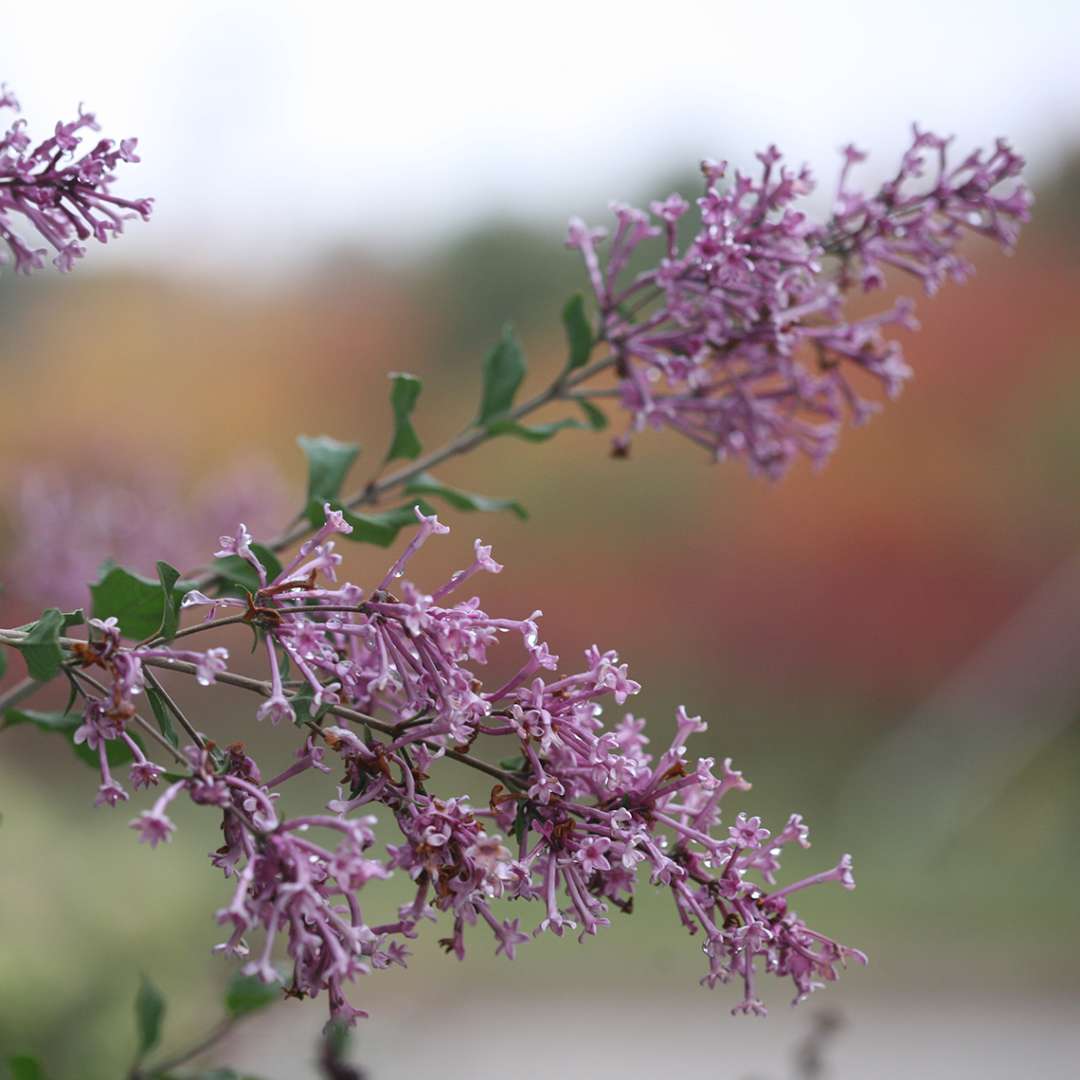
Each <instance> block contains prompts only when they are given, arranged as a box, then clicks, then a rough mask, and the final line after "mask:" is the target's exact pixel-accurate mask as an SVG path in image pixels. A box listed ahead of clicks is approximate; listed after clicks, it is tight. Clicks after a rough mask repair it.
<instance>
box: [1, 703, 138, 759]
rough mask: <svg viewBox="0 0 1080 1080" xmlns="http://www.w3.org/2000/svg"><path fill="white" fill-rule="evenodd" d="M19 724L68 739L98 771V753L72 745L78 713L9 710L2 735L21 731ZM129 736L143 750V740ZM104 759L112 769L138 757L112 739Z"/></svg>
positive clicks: (82, 746) (75, 749)
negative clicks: (12, 730)
mask: <svg viewBox="0 0 1080 1080" xmlns="http://www.w3.org/2000/svg"><path fill="white" fill-rule="evenodd" d="M20 724H33V725H34V727H36V728H37V729H38V731H43V732H46V733H53V734H57V735H63V736H65V738H66V739H67V741H68V743H69V744H70V746H71V748H72V750H74V751H75V756H76V757H77V758H78V759H79V760H80V761H82V762H83V763H84V764H86V765H89V766H90V768H91V769H96V768H98V767H99V765H100V760H99V758H98V752H97V751H96V750H91V749H90V747H89V746H87V745H86V743H78V744H76V743H73V742H71V736H72V734H73V733H74V731H75V729H76V728H77V727H79V725H80V724H82V716H81V715H80V714H79V713H59V712H39V711H38V710H37V709H8V710H7V712H5V713H4V721H3V724H2V725H0V731H6V730H7V729H8V728H12V727H18V726H19V725H20ZM128 735H129V736H130V737H131V739H132V740H133V741H134V742H135V743H136V744H137V745H139V746H140V747H141V746H142V740H141V739H140V738H139V737H138V736H137V735H136V734H134V732H130V731H129V732H128ZM105 759H106V760H107V761H108V763H109V766H110V768H112V767H119V766H121V765H127V764H128V763H129V762H131V761H134V759H135V755H134V754H132V752H131V747H129V746H128V744H127V743H126V742H124V740H123V739H110V740H108V741H107V742H106V743H105Z"/></svg>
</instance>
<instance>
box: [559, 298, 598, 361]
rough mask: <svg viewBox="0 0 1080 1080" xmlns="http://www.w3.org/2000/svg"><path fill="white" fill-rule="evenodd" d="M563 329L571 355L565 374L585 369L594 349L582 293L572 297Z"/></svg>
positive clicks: (563, 317) (564, 317)
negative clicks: (581, 368) (577, 369)
mask: <svg viewBox="0 0 1080 1080" xmlns="http://www.w3.org/2000/svg"><path fill="white" fill-rule="evenodd" d="M562 321H563V328H564V329H565V330H566V343H567V346H568V348H569V355H568V357H567V361H566V368H565V369H564V374H565V373H567V372H571V371H574V370H575V369H576V368H580V367H584V366H585V365H586V364H587V363H588V362H589V354H590V353H591V352H592V347H593V332H592V327H591V326H590V325H589V320H588V317H587V316H586V315H585V298H584V297H583V296H582V295H581V293H577V294H576V295H575V296H572V297H570V299H569V300H567V302H566V306H565V307H564V308H563V311H562Z"/></svg>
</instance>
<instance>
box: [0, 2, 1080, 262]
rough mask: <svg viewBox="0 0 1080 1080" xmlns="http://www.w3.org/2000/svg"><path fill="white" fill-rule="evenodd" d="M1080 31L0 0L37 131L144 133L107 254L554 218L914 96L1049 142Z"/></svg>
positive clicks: (1001, 23) (567, 9) (825, 165)
mask: <svg viewBox="0 0 1080 1080" xmlns="http://www.w3.org/2000/svg"><path fill="white" fill-rule="evenodd" d="M1078 41H1080V4H1078V3H1072V2H1071V0H1027V2H1025V3H1019V2H1014V3H998V2H993V0H967V2H963V0H938V2H934V3H932V2H922V0H903V2H892V3H883V2H878V0H861V2H858V0H852V2H846V3H844V2H839V0H836V2H832V0H799V2H785V0H773V2H765V0H740V2H735V3H732V2H726V0H711V2H705V3H698V2H679V0H663V2H659V3H639V2H636V0H622V2H621V3H610V2H607V0H576V2H574V3H566V2H563V0H547V2H545V3H535V2H534V3H529V4H524V3H520V2H517V3H515V2H513V0H502V2H490V3H489V2H469V0H457V2H455V3H426V2H423V0H413V2H412V3H397V4H393V3H388V2H385V0H384V2H380V3H368V2H365V0H352V2H348V3H346V2H336V3H318V2H315V0H309V2H307V3H296V2H287V0H276V2H275V0H262V2H259V3H248V2H242V0H237V2H228V0H219V2H214V0H185V2H184V3H182V4H181V3H165V2H161V0H141V2H135V0H131V2H128V0H96V2H95V3H93V4H86V3H85V2H78V3H76V2H73V0H52V2H48V3H44V2H37V3H30V4H19V5H15V4H14V3H13V0H6V2H4V3H3V5H2V7H0V80H3V81H6V82H7V83H8V84H9V85H10V87H11V88H12V89H14V90H15V91H16V93H17V94H18V96H19V98H20V99H21V101H22V104H23V109H24V112H25V113H26V115H27V116H28V118H29V119H30V121H31V125H32V134H33V133H36V132H39V131H43V130H44V129H45V127H46V125H48V124H51V123H52V122H53V121H54V120H55V119H58V118H60V117H64V118H67V117H68V116H70V115H73V111H74V108H75V106H76V105H77V104H78V102H79V101H80V100H85V101H86V103H87V105H88V107H90V108H92V109H93V110H95V111H96V112H97V113H98V116H99V118H100V119H101V120H102V122H103V127H104V130H105V133H106V134H108V135H112V136H116V137H120V136H123V135H129V134H136V135H138V136H139V138H140V147H141V152H142V153H143V157H144V163H143V164H141V165H139V166H137V167H135V168H133V169H130V170H129V171H128V175H127V176H125V178H124V179H123V181H122V185H121V187H120V188H118V189H117V190H118V191H123V192H124V193H129V194H133V195H144V194H152V195H154V196H156V197H157V199H158V209H157V214H156V218H155V220H154V222H153V224H152V225H151V226H140V225H133V226H132V228H131V230H130V233H129V235H127V236H125V237H124V238H123V240H122V241H121V242H120V243H119V244H117V245H114V246H112V250H111V251H110V252H108V253H106V252H95V253H94V254H95V255H96V256H97V258H96V259H95V262H101V261H102V257H103V256H106V258H107V259H108V260H109V261H111V260H112V259H131V258H143V259H145V258H155V259H158V258H169V259H176V260H179V261H180V262H181V263H184V264H188V265H191V264H194V265H196V266H203V267H205V266H206V265H207V264H212V263H214V262H215V261H219V260H220V263H221V264H222V265H230V266H231V265H235V262H236V261H237V260H242V261H244V262H247V263H248V264H249V265H251V266H253V267H259V268H265V267H266V266H273V265H279V266H287V265H288V262H291V261H293V260H295V259H296V258H297V257H298V256H302V255H303V254H304V253H306V252H311V251H314V250H317V249H319V248H321V247H322V246H324V245H325V244H327V243H334V242H335V241H340V240H341V238H342V237H343V236H344V237H345V238H346V239H347V240H348V241H351V242H358V243H361V244H366V245H369V246H375V247H380V248H387V247H390V248H392V247H393V246H395V245H397V244H404V245H405V246H407V247H408V248H411V249H415V248H416V247H417V246H422V245H423V244H424V243H425V242H426V241H427V240H429V239H431V238H434V237H439V238H441V237H443V236H445V235H446V234H447V233H448V232H451V231H453V230H454V229H455V228H457V227H459V226H460V225H461V223H462V222H463V221H465V220H469V219H472V218H475V217H477V216H480V215H482V214H483V213H484V212H485V211H488V210H499V211H504V212H517V213H521V214H525V215H539V216H543V217H544V218H545V219H550V220H551V221H552V222H553V223H554V222H558V221H560V220H562V219H565V218H566V217H567V216H569V215H570V214H571V213H573V212H577V211H580V210H590V209H593V210H595V208H596V207H597V206H599V205H602V203H603V201H604V200H606V199H607V198H608V197H616V196H629V195H636V194H637V193H638V192H639V191H640V190H641V186H642V184H643V183H645V182H646V181H647V180H649V179H651V178H653V177H664V176H670V175H671V174H672V173H675V172H678V171H680V169H682V170H685V169H686V168H687V167H690V166H692V165H693V163H694V162H695V161H696V160H697V159H698V158H700V157H702V156H714V157H728V158H731V159H733V160H735V161H738V160H740V159H745V158H746V157H748V156H749V154H750V153H751V151H752V150H753V149H754V148H756V147H758V146H761V145H764V144H766V143H768V142H776V143H777V144H778V145H779V146H780V147H781V149H783V150H784V151H785V152H786V153H787V154H788V156H789V157H791V158H795V159H799V160H801V159H803V158H806V159H809V160H810V161H811V163H812V164H814V165H815V169H816V172H817V173H818V175H819V177H820V178H821V180H822V181H823V182H825V181H827V180H831V178H832V176H833V172H832V169H833V166H834V162H835V158H834V156H833V151H834V150H835V149H836V148H837V147H839V146H840V145H842V144H843V143H845V142H848V141H855V142H857V143H858V144H860V145H862V146H864V147H871V148H873V149H874V150H875V151H876V152H877V153H878V154H879V155H880V160H881V161H882V167H884V166H885V164H886V163H890V162H891V159H892V158H894V157H895V154H896V151H897V150H898V148H899V146H900V145H901V143H902V142H903V140H904V138H905V136H906V134H907V131H908V125H909V123H910V121H911V120H913V119H918V120H919V121H920V122H921V123H923V124H924V125H926V126H929V127H931V128H933V129H935V130H941V131H945V132H949V133H956V134H958V135H959V136H960V138H961V141H962V142H963V143H964V144H965V146H966V145H967V144H974V143H976V142H986V141H988V140H989V139H992V138H993V137H994V136H995V135H998V134H1008V135H1009V136H1010V137H1012V139H1013V141H1014V142H1015V143H1016V144H1017V145H1018V146H1019V148H1020V149H1021V150H1022V151H1024V152H1026V153H1027V154H1028V155H1029V157H1031V158H1033V159H1034V160H1035V162H1036V164H1038V162H1039V161H1040V160H1042V161H1045V160H1047V159H1049V158H1052V156H1053V155H1054V154H1055V152H1057V151H1059V150H1060V149H1061V147H1062V146H1064V145H1067V144H1068V143H1069V142H1070V141H1071V140H1075V139H1080V110H1078V109H1077V104H1078V103H1080V62H1078V54H1080V45H1078ZM286 260H287V261H286Z"/></svg>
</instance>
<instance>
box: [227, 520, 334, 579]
mask: <svg viewBox="0 0 1080 1080" xmlns="http://www.w3.org/2000/svg"><path fill="white" fill-rule="evenodd" d="M319 507H320V513H321V512H322V511H321V507H322V504H321V503H320V504H319ZM319 524H320V525H321V524H322V519H321V518H320V520H319ZM251 553H252V554H253V555H254V556H255V558H257V559H258V560H259V562H261V563H262V564H263V567H264V568H265V569H266V579H267V581H273V580H274V578H276V577H277V576H278V574H280V573H281V560H280V559H279V558H278V557H277V556H276V555H275V554H274V553H273V552H272V551H271V550H270V549H269V548H268V547H263V545H262V544H252V545H251ZM211 565H212V567H213V570H214V573H215V574H217V575H218V577H219V578H221V579H222V581H224V582H225V585H224V587H221V588H220V589H219V592H220V593H221V595H223V596H230V595H232V596H237V595H243V594H244V593H249V592H250V593H253V592H257V591H258V590H259V587H260V586H261V585H262V582H261V581H259V572H258V571H257V570H256V569H255V567H254V566H252V565H251V563H249V562H248V561H247V559H244V558H241V556H239V555H223V556H222V557H221V558H220V559H215V560H214V561H213V563H212V564H211Z"/></svg>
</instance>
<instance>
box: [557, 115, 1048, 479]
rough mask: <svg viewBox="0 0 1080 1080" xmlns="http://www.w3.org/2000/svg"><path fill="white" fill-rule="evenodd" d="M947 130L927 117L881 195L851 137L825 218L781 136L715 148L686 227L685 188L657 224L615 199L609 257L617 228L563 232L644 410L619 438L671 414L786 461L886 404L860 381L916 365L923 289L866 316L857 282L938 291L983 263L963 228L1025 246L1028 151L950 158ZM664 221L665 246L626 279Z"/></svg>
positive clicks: (663, 208) (758, 460)
mask: <svg viewBox="0 0 1080 1080" xmlns="http://www.w3.org/2000/svg"><path fill="white" fill-rule="evenodd" d="M950 141H951V140H948V139H942V138H940V137H938V136H936V135H933V134H931V133H929V132H923V131H920V130H919V129H918V128H916V129H915V131H914V135H913V141H912V145H911V147H910V149H909V150H908V151H907V152H906V153H905V154H904V156H903V159H902V161H901V164H900V168H899V170H898V172H897V173H896V175H895V176H894V177H893V178H892V179H891V180H889V181H888V182H887V183H885V184H884V185H883V186H882V187H881V188H879V189H878V191H877V192H875V193H873V194H863V193H861V192H858V191H857V190H855V189H854V188H853V187H852V186H851V183H850V180H851V174H852V167H853V166H854V165H855V164H856V163H858V162H860V161H862V160H863V158H864V157H865V155H864V154H862V153H861V152H860V151H857V150H855V149H854V148H853V147H848V148H847V149H846V150H845V151H844V166H843V170H842V172H841V177H840V183H839V187H838V192H837V197H836V203H835V208H834V211H833V213H832V215H831V216H830V217H829V218H828V219H827V220H825V221H824V222H814V221H813V220H812V219H811V218H810V216H809V213H808V211H807V210H806V209H805V208H804V204H803V203H802V201H801V200H803V199H804V198H805V196H807V195H809V194H810V192H811V191H812V190H813V187H814V182H813V179H812V177H811V175H810V172H809V170H808V169H807V168H806V167H805V166H804V167H803V168H802V169H800V170H798V171H796V170H794V169H790V168H787V167H782V166H781V165H780V161H781V157H780V154H779V152H778V151H777V150H776V148H775V147H769V149H768V150H766V151H765V152H764V153H761V154H759V155H758V160H759V162H760V166H761V167H760V171H759V173H758V175H757V176H756V177H755V176H751V175H749V174H744V173H741V172H736V173H735V174H734V176H733V177H732V178H731V179H730V180H729V179H728V178H727V166H726V163H717V162H713V161H705V162H703V163H702V172H703V174H704V177H705V193H704V195H703V196H702V197H701V198H699V199H698V200H697V207H698V211H699V223H698V224H697V225H696V231H694V232H693V234H692V235H691V236H690V239H689V240H688V241H686V242H685V243H683V242H682V241H681V239H680V234H679V230H678V227H677V226H678V223H679V221H680V219H681V218H682V217H683V216H684V215H685V214H686V213H687V212H688V210H689V205H688V204H687V202H686V201H685V200H684V199H682V198H681V197H680V196H678V195H672V196H670V197H669V198H668V199H666V200H664V201H662V202H654V203H652V204H651V211H652V215H654V217H655V219H656V220H657V221H659V223H660V224H654V223H653V220H652V218H650V215H649V214H647V213H646V212H645V211H642V210H637V209H634V208H633V207H628V206H626V205H624V204H618V203H617V204H613V206H612V211H613V213H614V216H615V221H616V227H615V229H614V232H613V234H612V236H611V239H610V242H609V243H608V244H607V246H606V249H604V255H603V257H602V254H601V242H602V241H603V239H604V236H605V234H604V232H603V231H602V230H595V229H589V228H587V227H586V226H585V225H584V224H583V223H582V222H580V221H578V220H574V221H572V222H571V223H570V230H569V234H568V238H567V243H568V245H569V246H570V247H572V248H576V249H577V250H579V251H580V252H581V254H582V256H583V258H584V261H585V267H586V270H587V273H588V275H589V279H590V281H591V283H592V286H593V291H594V292H595V294H596V299H597V303H598V306H599V309H600V321H601V326H600V336H601V338H602V339H603V340H604V341H605V342H606V343H607V345H608V346H609V347H610V348H611V350H612V352H613V353H614V356H615V359H616V364H617V370H618V374H619V378H620V390H621V400H622V404H623V406H624V407H625V408H626V409H627V410H628V411H629V412H630V414H631V424H630V431H629V432H627V433H626V434H624V435H620V436H619V437H618V438H617V439H616V443H615V450H616V452H617V453H619V454H625V453H626V452H627V450H628V448H629V445H630V437H631V434H632V433H635V432H640V431H642V430H644V429H646V428H660V427H668V428H672V429H674V430H675V431H678V432H679V433H681V434H682V435H684V436H686V437H687V438H689V439H690V440H692V441H693V442H695V443H698V444H699V445H701V446H703V447H705V448H706V449H707V450H709V451H710V453H712V454H713V455H714V456H715V457H716V458H717V459H721V458H724V457H727V456H729V455H730V456H735V457H741V458H743V459H745V460H746V462H747V463H748V464H749V465H750V467H751V468H752V469H753V470H755V471H758V472H763V473H765V474H767V475H768V476H771V477H777V476H779V475H781V474H782V473H783V472H784V471H785V470H786V469H787V467H788V466H789V465H790V464H791V462H792V460H793V459H794V458H795V457H796V455H798V454H800V453H801V454H803V455H805V456H806V457H808V458H809V459H810V460H811V461H812V462H813V463H814V464H818V465H820V464H821V463H823V462H824V461H825V460H826V458H828V456H829V455H830V454H831V453H832V451H833V449H834V447H835V445H836V441H837V437H838V434H839V431H840V426H841V424H842V421H843V420H844V418H845V417H850V418H851V419H852V420H853V421H854V422H856V423H858V422H861V421H863V420H865V419H867V418H868V417H869V416H870V415H872V414H873V413H874V412H875V411H876V410H877V409H878V407H879V406H878V404H877V403H876V402H875V401H873V400H870V399H869V398H867V397H865V396H864V394H863V393H862V391H861V390H860V383H867V382H871V383H872V382H875V381H876V382H877V383H878V384H879V385H880V387H881V389H882V390H883V391H884V393H885V395H886V396H887V397H895V396H896V395H897V394H898V393H899V392H900V389H901V388H902V387H903V385H904V383H905V381H906V380H907V379H908V378H909V377H910V375H911V371H910V369H909V368H908V366H907V364H906V363H905V362H904V359H903V354H902V350H901V348H900V344H899V343H898V342H897V341H896V339H895V338H893V337H891V336H890V335H889V333H888V331H890V330H891V329H893V328H900V329H908V330H913V329H916V328H917V323H916V322H915V320H914V318H913V316H912V305H911V303H910V301H908V300H906V299H901V300H899V301H897V302H896V303H895V304H894V305H892V306H891V307H888V308H885V309H883V310H881V311H878V312H876V313H874V314H870V315H864V316H858V317H856V316H853V315H851V314H849V313H848V312H847V311H846V309H845V304H846V301H847V295H848V293H850V292H851V291H864V292H865V291H870V290H874V289H878V288H880V287H881V286H882V285H884V283H885V280H886V274H887V273H888V272H889V271H899V272H902V273H904V274H909V275H913V276H914V277H916V278H917V279H918V280H919V281H920V282H921V284H922V285H923V287H924V289H925V291H926V292H928V293H934V292H935V291H936V290H937V289H938V288H939V287H940V286H941V284H942V283H943V282H944V281H945V280H947V279H953V280H958V281H960V280H963V279H964V278H965V277H967V276H968V275H969V274H970V272H971V270H972V266H971V264H970V262H969V261H968V260H967V259H966V258H964V257H963V256H962V255H961V254H960V250H959V248H960V245H961V243H962V241H964V239H965V238H966V237H967V236H969V235H977V236H983V237H986V238H988V239H990V240H992V241H994V242H995V243H998V244H1000V245H1001V246H1002V247H1004V248H1005V249H1006V250H1011V248H1012V246H1013V245H1014V244H1015V242H1016V238H1017V235H1018V232H1019V226H1020V224H1021V223H1022V222H1025V221H1027V220H1028V217H1029V207H1030V204H1031V195H1030V193H1029V191H1028V189H1027V188H1026V187H1025V186H1024V184H1023V183H1021V182H1020V181H1019V179H1018V178H1019V176H1020V173H1021V171H1022V169H1023V165H1024V161H1023V159H1022V158H1021V157H1019V156H1018V155H1017V154H1015V153H1014V152H1013V151H1012V150H1011V149H1010V148H1009V146H1008V144H1007V143H1005V142H1004V141H1003V140H999V141H998V142H997V143H996V144H995V145H994V148H993V150H992V151H990V152H989V153H985V152H983V151H975V152H974V153H971V154H969V155H968V156H967V157H965V158H963V159H962V160H961V161H960V163H959V164H955V165H951V164H950V163H949V160H948V153H947V151H948V147H949V143H950ZM654 237H660V238H661V240H660V243H661V245H662V252H661V253H660V256H659V260H658V261H655V262H654V265H653V266H652V267H651V268H650V269H647V270H644V271H642V272H640V273H638V274H636V275H635V276H633V277H631V278H630V279H629V280H624V279H623V277H624V272H625V270H626V268H627V266H628V264H629V262H630V259H631V256H633V255H634V254H635V252H636V250H637V249H638V247H639V246H640V245H641V244H642V243H643V242H645V241H647V240H649V239H651V238H654Z"/></svg>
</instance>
